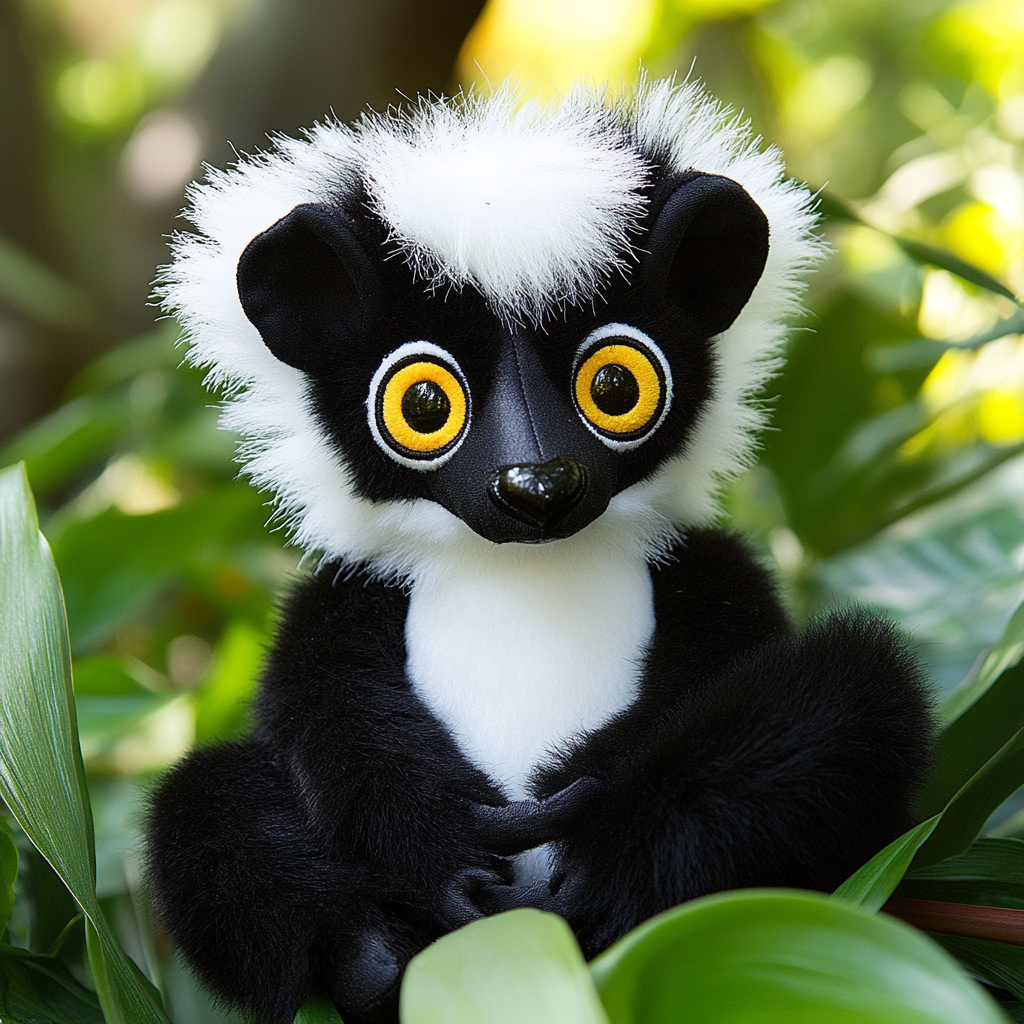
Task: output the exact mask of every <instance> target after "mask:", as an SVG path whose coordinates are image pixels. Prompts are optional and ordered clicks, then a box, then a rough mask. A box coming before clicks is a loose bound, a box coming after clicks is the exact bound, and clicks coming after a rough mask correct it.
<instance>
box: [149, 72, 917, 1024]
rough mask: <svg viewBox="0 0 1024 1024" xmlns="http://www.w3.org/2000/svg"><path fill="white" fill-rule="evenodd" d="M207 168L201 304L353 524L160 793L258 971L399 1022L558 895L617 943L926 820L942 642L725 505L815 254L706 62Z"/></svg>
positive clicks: (326, 131)
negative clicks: (797, 615)
mask: <svg viewBox="0 0 1024 1024" xmlns="http://www.w3.org/2000/svg"><path fill="white" fill-rule="evenodd" d="M192 201H193V209H192V219H193V221H194V223H195V224H196V225H197V227H198V229H199V232H200V233H199V234H198V235H192V236H185V237H181V238H178V239H177V241H176V243H175V261H174V263H173V265H172V266H171V267H170V269H169V271H168V273H167V278H166V281H167V284H166V302H167V305H168V307H170V308H173V309H174V310H175V311H176V312H177V314H178V316H179V317H180V319H181V321H182V323H183V324H184V326H185V328H186V329H187V332H188V335H189V338H190V340H191V344H192V349H191V359H192V360H193V361H194V362H195V363H198V364H201V365H203V366H207V367H209V368H210V371H211V372H210V379H211V382H212V383H213V384H214V385H218V386H220V387H222V388H224V389H226V393H227V403H226V405H225V408H224V417H223V420H224V423H225V425H226V426H228V427H230V428H232V429H234V430H236V431H238V433H239V434H241V436H242V437H243V439H244V442H243V446H242V449H241V458H242V460H243V462H244V464H245V471H246V472H247V473H248V474H249V475H250V476H251V478H252V480H253V482H254V483H255V484H256V485H257V486H258V487H263V488H269V489H270V490H272V491H273V492H274V493H275V494H276V497H277V501H278V503H279V509H280V512H281V515H282V516H283V517H284V518H285V520H286V521H287V523H288V526H289V527H290V528H291V530H292V533H293V537H294V539H295V541H296V542H297V543H298V544H299V545H301V546H302V547H304V548H305V549H306V550H307V551H311V552H317V553H318V554H319V556H320V562H319V567H318V570H317V571H316V572H315V573H313V574H311V575H309V576H308V577H306V578H304V579H303V580H302V581H301V582H300V583H299V584H298V585H297V586H296V587H295V589H294V590H293V592H292V593H291V596H290V597H289V598H288V600H287V602H286V603H285V606H284V609H283V612H282V615H281V621H280V625H279V627H278V631H277V639H276V641H275V644H274V646H273V649H272V650H271V651H270V654H269V657H268V660H267V664H266V668H265V670H264V672H263V677H262V682H261V688H260V692H259V696H258V698H257V700H256V702H255V708H254V716H255V727H254V730H253V733H252V735H251V736H250V737H249V738H248V739H247V740H244V741H242V742H238V743H222V744H219V745H215V746H211V747H207V748H205V749H200V750H196V751H195V752H193V753H192V754H191V755H189V756H188V757H187V758H185V760H184V761H182V762H181V763H180V764H179V765H178V766H177V767H175V768H174V769H173V770H172V771H170V772H169V774H168V775H167V776H166V777H165V778H164V780H163V782H162V783H161V785H160V787H159V788H158V790H157V791H156V794H155V796H154V798H153V803H152V808H151V812H150V817H149V823H148V860H149V884H150V887H151V890H152V893H153V897H154V899H155V903H156V906H157V909H158V911H159V914H160V916H161V918H162V920H163V922H164V924H165V926H166V928H167V930H168V932H169V933H170V936H171V938H172V939H173V940H174V942H175V943H176V944H177V945H178V947H179V948H180V950H181V951H182V953H183V954H184V956H185V958H186V959H187V960H188V962H189V963H190V964H191V965H192V967H193V968H194V969H195V970H196V971H197V972H198V974H199V975H200V977H201V978H202V979H203V980H204V982H205V983H206V984H207V985H208V986H209V987H210V988H211V989H212V990H213V992H214V993H216V994H217V995H218V996H219V997H220V998H221V999H222V1000H224V1001H225V1002H227V1003H229V1004H232V1005H235V1006H237V1007H239V1008H241V1009H242V1010H243V1012H244V1013H245V1014H246V1015H247V1016H248V1017H249V1018H250V1019H252V1020H254V1021H262V1022H275V1024H277V1022H283V1021H289V1020H290V1019H291V1017H292V1015H293V1014H294V1013H295V1011H296V1008H297V1007H298V1006H299V1005H300V1003H301V1002H302V1001H303V1000H304V999H306V998H307V997H309V996H310V995H313V994H317V993H324V994H327V995H329V996H330V998H332V999H333V1000H334V1002H335V1003H336V1004H337V1006H338V1007H339V1009H340V1011H341V1013H342V1015H343V1016H344V1018H345V1020H346V1021H347V1022H348V1024H358V1022H366V1021H387V1020H393V1019H394V1016H395V1012H396V1011H395V1003H396V998H395V994H396V991H397V987H398V982H399V979H400V976H401V972H402V970H403V968H404V966H405V965H406V964H407V963H408V961H409V959H410V958H411V957H412V956H413V955H414V954H415V953H417V952H418V951H419V950H420V949H422V948H423V947H424V946H426V945H427V944H428V943H429V942H431V941H433V940H434V939H436V938H437V937H438V936H440V935H443V934H444V933H446V932H448V931H450V930H452V929H454V928H457V927H459V926H460V925H462V924H464V923H466V922H468V921H471V920H472V919H474V918H476V917H479V916H480V915H481V914H488V913H494V912H497V911H500V910H503V909H507V908H511V907H520V906H532V907H539V908H542V909H547V910H551V911H554V912H556V913H558V914H561V915H562V916H563V917H565V919H566V920H567V921H568V922H569V923H570V925H571V926H572V928H573V929H574V931H575V933H576V935H577V936H578V938H579V941H580V943H581V945H582V947H583V949H584V951H585V952H586V953H587V955H590V956H592V955H594V954H596V953H597V952H599V951H600V950H602V949H603V948H605V947H606V946H607V945H608V944H609V943H611V942H612V941H613V940H615V939H616V938H618V937H619V936H621V935H622V934H623V933H624V932H626V931H628V930H629V929H631V928H633V927H634V926H635V925H637V924H639V923H640V922H642V921H643V920H645V919H646V918H648V917H650V916H651V915H653V914H655V913H657V912H659V911H662V910H664V909H666V908H668V907H671V906H673V905H674V904H677V903H680V902H682V901H684V900H688V899H692V898H693V897H696V896H701V895H703V894H705V893H710V892H715V891H717V890H722V889H729V888H733V887H739V886H761V885H785V886H798V887H806V888H811V889H820V890H830V889H832V888H833V887H835V886H836V885H837V884H838V883H839V882H841V881H842V880H843V879H844V878H845V877H846V876H847V875H848V874H850V872H852V871H853V870H854V869H855V868H856V867H857V866H858V865H859V864H861V863H862V862H863V861H864V860H866V859H867V858H868V857H870V856H871V855H872V854H873V853H875V852H876V851H877V850H878V849H879V848H881V847H882V846H883V845H884V844H886V843H888V842H889V841H890V840H892V839H893V838H895V837H896V836H897V835H898V834H900V832H902V831H903V830H904V829H905V828H906V827H907V826H908V824H909V810H908V807H909V802H910V800H911V798H912V796H913V794H914V791H915V788H916V787H917V785H918V783H919V780H920V779H921V777H922V773H923V772H924V770H925V768H926V765H927V760H928V749H929V742H930V719H929V711H928V701H927V697H926V695H925V691H924V689H923V686H922V682H921V680H920V676H919V671H918V668H917V665H916V662H915V659H914V656H913V655H912V653H911V652H910V650H909V649H908V645H907V641H906V640H905V639H904V638H903V637H901V636H900V635H899V634H898V633H897V632H896V631H895V630H894V629H893V628H892V627H891V626H890V625H888V624H887V623H885V622H882V621H879V620H878V619H876V618H874V617H872V616H870V615H868V614H866V613H863V612H851V611H847V612H840V613H835V614H832V615H830V616H827V617H825V618H822V619H819V620H817V621H815V622H813V623H811V625H809V626H807V627H806V628H803V629H800V628H797V627H795V626H794V625H793V624H792V623H791V622H790V621H789V619H788V618H787V615H786V613H785V611H784V610H783V607H782V604H781V603H780V600H779V597H778V594H777V590H776V587H775V585H774V583H773V581H772V579H771V576H770V574H769V573H768V572H767V571H766V570H765V569H764V568H763V567H762V566H761V565H760V564H759V562H758V561H757V559H756V558H754V557H753V556H752V555H751V553H750V552H749V551H748V550H747V548H746V547H745V546H744V545H743V544H742V543H741V542H740V541H739V540H737V539H736V538H734V537H733V536H730V535H729V534H727V533H724V532H722V531H721V530H718V529H715V528H714V527H713V526H712V525H711V524H712V523H713V522H714V520H715V518H716V515H717V504H716V494H717V491H718V489H719V487H720V484H721V482H722V481H723V479H725V478H727V477H728V476H729V475H730V474H732V473H735V472H736V471H737V470H738V469H739V468H741V467H742V466H744V465H745V464H746V463H747V461H748V459H749V457H750V452H751V449H752V445H753V433H754V432H755V431H756V430H757V429H758V428H759V427H760V426H761V425H762V422H763V418H764V413H763V410H762V409H761V408H760V407H759V406H758V405H757V404H756V402H755V400H754V398H753V396H754V395H755V394H756V393H757V391H758V389H759V388H760V387H761V385H762V384H763V383H764V381H765V380H766V378H767V377H768V376H769V375H770V374H771V373H772V372H773V371H775V370H776V369H777V367H778V365H779V358H780V348H781V345H782V342H783V339H784V333H785V331H784V326H783V321H784V319H785V317H786V316H787V315H788V314H790V313H791V312H792V311H793V310H794V308H795V307H796V305H797V301H798V294H799V290H800V284H799V281H800V277H801V274H802V272H804V271H805V270H806V269H807V267H808V265H809V264H810V263H812V262H813V260H814V259H815V257H816V255H817V253H818V242H817V241H816V240H815V238H814V236H813V234H812V227H813V222H814V214H813V211H812V209H811V201H810V197H809V196H808V194H807V192H806V191H805V190H803V189H801V188H799V187H797V186H796V185H795V184H793V183H792V182H788V181H786V180H784V178H783V173H782V169H781V162H780V159H779V156H778V154H777V153H775V152H774V151H768V152H760V151H759V150H758V148H757V145H756V142H755V141H752V140H751V139H750V137H749V134H748V132H747V130H746V128H745V127H744V126H743V125H741V124H739V123H738V122H737V121H736V120H735V119H730V118H728V117H726V116H725V114H723V112H722V111H721V109H720V108H718V107H717V106H716V105H714V104H713V103H712V102H710V101H709V100H708V99H706V98H705V97H704V96H703V95H702V94H701V92H700V90H699V89H698V87H696V86H695V85H688V86H686V87H683V88H676V87H673V86H672V85H671V84H669V83H664V82H662V83H643V84H641V85H640V86H639V87H637V88H636V90H634V91H633V92H632V93H630V94H628V95H623V96H617V97H615V98H610V97H608V96H604V95H602V94H599V93H596V92H593V91H588V90H584V89H579V90H576V91H574V92H572V93H571V94H570V95H569V96H567V97H565V98H563V99H562V100H560V101H558V102H555V103H554V104H552V105H548V106H540V105H534V104H529V103H526V104H522V103H520V102H518V98H517V97H516V95H515V93H514V92H513V91H512V90H510V89H506V88H503V89H499V90H497V91H496V92H494V93H493V94H490V95H487V96H469V97H463V98H460V99H458V100H454V101H448V100H431V101H424V102H422V103H420V105H419V106H417V107H416V108H415V109H414V110H413V111H412V112H410V113H393V114H389V115H387V116H383V117H372V118H367V119H364V120H363V121H362V122H361V123H360V124H358V125H357V126H355V127H354V128H347V127H343V126H341V125H337V124H333V123H332V124H327V125H323V126H320V127H318V128H315V129H314V130H313V131H311V132H310V134H309V136H308V139H307V140H305V141H301V142H299V141H290V140H281V141H279V142H278V143H277V148H276V150H275V151H274V152H273V153H271V154H268V155H264V156H260V157H257V158H253V159H245V160H243V161H242V162H241V164H240V165H239V166H238V167H237V168H236V169H234V170H232V171H229V172H227V173H215V174H213V176H212V178H211V181H210V183H209V184H208V185H205V186H202V187H198V188H196V189H195V190H194V191H193V193H192Z"/></svg>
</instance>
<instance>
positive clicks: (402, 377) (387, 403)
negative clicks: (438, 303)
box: [375, 356, 468, 462]
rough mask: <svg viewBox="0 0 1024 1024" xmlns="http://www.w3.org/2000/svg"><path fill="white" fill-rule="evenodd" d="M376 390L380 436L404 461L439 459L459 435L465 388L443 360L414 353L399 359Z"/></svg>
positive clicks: (462, 425)
mask: <svg viewBox="0 0 1024 1024" xmlns="http://www.w3.org/2000/svg"><path fill="white" fill-rule="evenodd" d="M376 390H377V394H376V402H375V405H376V409H375V412H376V421H377V422H376V425H377V429H378V431H379V435H380V438H381V439H382V440H383V441H385V442H386V444H387V445H388V446H389V447H390V448H391V449H392V452H393V454H396V455H398V456H400V457H401V461H403V462H407V461H408V460H413V461H422V460H433V459H436V458H437V457H438V456H440V455H442V454H444V453H445V452H447V451H450V450H451V449H452V448H453V447H454V446H455V444H456V443H457V442H458V440H459V439H460V438H461V436H462V434H463V432H464V428H465V426H466V420H467V416H468V402H467V395H466V389H465V387H464V385H463V383H462V381H461V380H460V379H459V377H457V376H456V375H455V373H453V372H452V370H451V369H449V368H448V367H446V366H443V365H442V364H441V363H440V362H436V361H434V360H433V359H430V358H422V357H419V358H417V357H416V356H410V357H408V358H406V359H403V360H400V361H398V362H395V363H394V364H393V365H391V366H390V367H388V369H387V371H386V372H385V373H384V375H383V379H382V380H380V382H379V383H378V384H377V389H376Z"/></svg>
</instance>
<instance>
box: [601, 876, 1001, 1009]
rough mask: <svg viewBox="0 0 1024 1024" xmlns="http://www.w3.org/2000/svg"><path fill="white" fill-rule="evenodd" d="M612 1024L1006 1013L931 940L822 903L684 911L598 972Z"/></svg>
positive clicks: (606, 960)
mask: <svg viewBox="0 0 1024 1024" xmlns="http://www.w3.org/2000/svg"><path fill="white" fill-rule="evenodd" d="M591 972H592V974H593V976H594V980H595V982H596V983H597V987H598V991H599V992H600V994H601V999H602V1001H603V1002H604V1005H605V1009H606V1010H607V1011H608V1017H609V1020H610V1021H611V1024H691V1022H692V1024H736V1022H740V1021H742V1022H743V1024H781V1022H786V1024H817V1022H822V1021H828V1022H829V1024H939V1022H942V1024H982V1022H985V1024H988V1022H992V1024H995V1022H997V1021H998V1022H1005V1019H1006V1018H1005V1017H1004V1016H1003V1014H1002V1013H1001V1012H1000V1010H999V1009H998V1007H997V1006H996V1004H995V1003H994V1002H993V1001H992V1000H991V999H990V998H989V997H988V995H986V993H985V992H984V991H983V990H982V989H980V988H979V987H978V986H977V985H975V984H974V983H973V982H971V981H970V980H969V979H968V978H967V977H965V976H964V974H963V973H962V971H961V970H960V968H959V967H958V966H957V965H956V964H955V963H954V962H953V960H952V959H951V958H950V957H949V956H947V955H946V954H945V953H944V952H943V951H942V950H941V949H940V948H939V947H938V946H936V945H935V943H933V942H931V941H930V940H929V939H928V938H926V937H925V936H924V935H923V934H922V933H921V932H918V931H916V930H915V929H913V928H910V927H909V926H907V925H904V924H902V923H901V922H898V921H895V920H893V919H891V918H888V917H885V916H874V917H873V916H870V915H868V914H865V913H864V912H863V911H860V910H856V909H854V908H852V907H849V906H847V905H846V904H844V903H841V902H838V901H835V900H831V899H828V898H827V897H824V896H820V895H818V894H816V893H805V892H797V891H793V890H783V889H749V890H741V891H738V892H729V893H719V894H716V895H714V896H707V897H704V898H703V899H699V900H694V901H693V902H692V903H686V904H683V906H681V907H677V908H675V909H674V910H670V911H668V912H666V913H664V914H661V915H659V916H658V917H656V918H653V919H652V920H651V921H648V922H647V923H646V924H643V925H641V926H640V927H639V928H637V929H636V930H635V931H633V932H630V934H629V935H627V936H626V937H625V938H623V939H622V940H620V941H619V942H617V943H616V944H615V945H614V946H612V948H611V949H609V950H607V951H606V952H605V953H603V954H601V956H599V957H598V958H597V959H596V960H595V961H594V962H593V963H592V964H591Z"/></svg>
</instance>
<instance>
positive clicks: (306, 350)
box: [236, 203, 379, 372]
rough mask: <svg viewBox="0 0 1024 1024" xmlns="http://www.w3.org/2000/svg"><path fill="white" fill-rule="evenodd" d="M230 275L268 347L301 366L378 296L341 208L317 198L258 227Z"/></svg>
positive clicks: (339, 338)
mask: <svg viewBox="0 0 1024 1024" xmlns="http://www.w3.org/2000/svg"><path fill="white" fill-rule="evenodd" d="M236 281H237V283H238V297H239V298H240V299H241V300H242V309H243V310H245V315H246V316H247V317H248V318H249V319H250V320H251V321H252V323H253V324H254V325H255V327H256V329H257V330H258V331H259V332H260V335H261V336H262V338H263V341H264V342H265V343H266V346H267V348H269V349H270V351H271V352H273V353H274V355H275V356H277V358H278V359H280V360H281V361H282V362H284V363H287V364H288V365H289V366H294V367H296V368H297V369H299V370H305V371H307V372H309V371H312V370H315V369H316V368H317V367H318V366H320V365H322V363H323V360H324V358H325V357H326V356H328V355H329V354H330V353H331V352H333V351H337V348H338V345H339V344H340V343H341V342H343V341H344V340H345V339H346V338H348V337H351V335H352V334H354V333H356V332H358V331H360V330H361V329H363V328H364V327H365V326H366V324H367V321H368V320H369V317H370V315H371V314H372V312H373V310H374V309H375V308H376V306H377V303H378V291H379V286H378V279H377V273H376V269H375V268H374V265H373V262H372V260H371V259H370V257H369V256H368V255H367V253H366V251H365V250H364V249H363V247H362V246H361V245H360V244H359V242H358V241H357V240H356V238H355V236H354V235H353V234H352V232H351V231H350V230H349V228H348V226H347V224H346V221H345V217H344V214H342V213H340V212H338V211H337V210H333V209H331V208H330V207H329V206H323V205H320V204H316V203H304V204H303V205H301V206H296V207H295V209H294V210H292V212H291V213H289V214H288V215H287V216H286V217H282V218H281V219H280V220H279V221H278V222H277V223H276V224H273V225H271V227H269V228H267V230H266V231H264V232H263V233H262V234H260V235H257V236H256V237H255V238H254V239H253V240H252V241H251V242H250V243H249V244H248V245H247V246H246V247H245V251H244V252H243V253H242V256H241V258H240V259H239V261H238V271H237V274H236Z"/></svg>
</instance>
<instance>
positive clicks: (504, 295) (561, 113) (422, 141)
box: [360, 87, 650, 324]
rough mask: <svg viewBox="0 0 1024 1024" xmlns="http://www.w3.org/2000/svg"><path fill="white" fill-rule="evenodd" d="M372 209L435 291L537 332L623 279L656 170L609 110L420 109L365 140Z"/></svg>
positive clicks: (464, 105) (378, 122)
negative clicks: (546, 320) (448, 290)
mask: <svg viewBox="0 0 1024 1024" xmlns="http://www.w3.org/2000/svg"><path fill="white" fill-rule="evenodd" d="M360 148H361V150H362V166H363V168H364V173H365V175H366V179H367V186H368V189H369V192H370V197H371V198H370V204H371V207H372V208H373V210H374V211H375V212H376V213H377V214H379V216H380V217H381V219H382V220H383V221H384V222H385V223H386V224H388V225H390V227H391V233H392V238H393V239H394V241H395V243H396V244H397V246H398V248H399V250H400V251H401V252H402V253H403V254H404V255H405V256H406V258H407V259H408V261H409V263H410V264H411V265H412V267H413V268H414V270H415V271H416V273H417V276H419V277H421V278H422V279H424V280H425V281H427V282H428V283H429V285H430V287H432V288H438V287H444V286H448V287H455V288H456V289H460V290H461V289H462V288H463V287H464V286H465V285H468V284H472V285H475V286H476V287H477V288H478V289H479V290H480V291H481V292H482V293H483V294H484V295H485V296H486V297H487V298H488V299H489V300H490V302H491V305H492V306H493V307H494V308H495V309H496V310H497V311H498V312H499V313H500V314H501V315H502V316H503V317H504V318H505V319H507V320H508V321H511V322H522V321H524V320H526V321H530V322H532V323H534V324H538V323H540V321H541V319H542V318H543V316H544V314H545V313H547V312H549V311H550V310H551V309H552V308H553V307H554V308H558V307H562V306H565V305H576V304H578V303H580V302H583V301H588V300H590V299H591V298H592V297H593V296H594V295H596V294H597V293H598V291H599V290H600V286H601V284H602V283H603V282H604V281H605V280H606V279H607V278H608V276H609V275H610V274H611V273H612V272H613V271H615V270H617V269H618V270H622V269H625V267H626V259H625V257H626V256H628V254H629V253H630V251H631V246H630V234H631V232H632V231H633V230H634V229H635V228H636V225H637V222H638V221H639V220H640V219H641V218H642V217H643V215H644V211H645V208H646V202H645V201H644V199H643V197H642V196H641V195H640V193H639V189H641V188H642V187H643V185H644V184H646V182H647V179H648V178H649V175H650V171H649V169H648V167H647V165H646V163H645V161H644V160H643V158H642V157H641V155H640V154H639V153H638V152H637V151H636V150H635V149H633V148H631V147H629V146H628V145H627V139H626V137H625V135H624V134H623V133H622V131H621V129H620V130H618V131H616V130H615V129H614V127H613V126H612V125H610V124H609V119H608V117H607V114H606V112H605V111H604V110H603V109H602V108H601V107H598V106H594V105H593V104H591V105H586V104H582V103H572V102H566V103H564V104H562V105H561V106H558V107H556V108H554V109H548V108H545V107H543V106H541V105H539V104H537V103H534V102H527V103H518V102H517V97H516V94H515V92H513V91H512V90H511V89H509V88H507V87H506V88H503V89H499V90H498V91H497V92H496V93H494V94H493V95H491V96H481V95H478V94H471V95H470V96H468V97H466V98H465V99H463V100H462V101H461V102H459V103H458V104H454V103H451V102H446V101H436V102H421V103H420V105H419V106H418V107H417V108H416V110H415V111H414V112H413V113H412V114H411V115H410V116H408V117H405V118H380V119H373V120H371V121H370V127H369V128H368V130H364V132H363V133H362V135H361V138H360Z"/></svg>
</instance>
